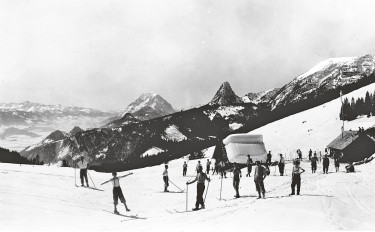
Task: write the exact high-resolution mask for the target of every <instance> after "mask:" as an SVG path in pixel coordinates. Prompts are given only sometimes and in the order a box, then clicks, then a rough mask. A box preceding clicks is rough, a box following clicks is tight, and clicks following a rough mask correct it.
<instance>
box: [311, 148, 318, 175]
mask: <svg viewBox="0 0 375 232" xmlns="http://www.w3.org/2000/svg"><path fill="white" fill-rule="evenodd" d="M317 162H318V157H316V152H315V153H314V156H313V157H312V158H311V173H315V172H316V167H317Z"/></svg>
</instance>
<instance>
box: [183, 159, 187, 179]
mask: <svg viewBox="0 0 375 232" xmlns="http://www.w3.org/2000/svg"><path fill="white" fill-rule="evenodd" d="M186 171H187V163H186V161H185V162H184V164H183V165H182V176H186Z"/></svg>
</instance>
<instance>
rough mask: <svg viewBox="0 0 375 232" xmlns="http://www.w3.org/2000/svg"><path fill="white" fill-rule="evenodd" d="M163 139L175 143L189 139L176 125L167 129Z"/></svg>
mask: <svg viewBox="0 0 375 232" xmlns="http://www.w3.org/2000/svg"><path fill="white" fill-rule="evenodd" d="M162 138H163V139H164V140H173V141H178V142H181V141H183V140H186V139H187V137H186V136H185V135H184V134H182V133H181V132H180V131H179V130H178V128H177V126H176V125H171V126H169V127H167V128H166V129H165V134H164V135H162Z"/></svg>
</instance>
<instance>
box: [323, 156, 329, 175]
mask: <svg viewBox="0 0 375 232" xmlns="http://www.w3.org/2000/svg"><path fill="white" fill-rule="evenodd" d="M328 167H329V158H328V156H327V155H325V156H324V158H323V173H324V174H328Z"/></svg>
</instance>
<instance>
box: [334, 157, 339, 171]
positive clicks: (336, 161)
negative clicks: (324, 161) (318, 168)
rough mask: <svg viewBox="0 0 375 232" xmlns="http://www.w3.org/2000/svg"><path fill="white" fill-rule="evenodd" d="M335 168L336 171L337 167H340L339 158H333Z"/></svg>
mask: <svg viewBox="0 0 375 232" xmlns="http://www.w3.org/2000/svg"><path fill="white" fill-rule="evenodd" d="M335 168H336V172H338V171H339V169H340V162H339V159H335Z"/></svg>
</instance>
